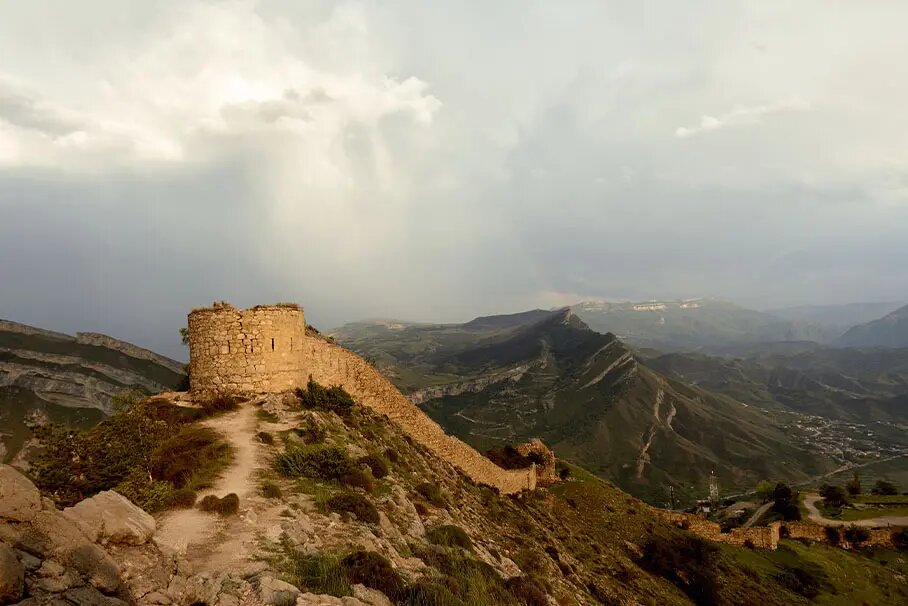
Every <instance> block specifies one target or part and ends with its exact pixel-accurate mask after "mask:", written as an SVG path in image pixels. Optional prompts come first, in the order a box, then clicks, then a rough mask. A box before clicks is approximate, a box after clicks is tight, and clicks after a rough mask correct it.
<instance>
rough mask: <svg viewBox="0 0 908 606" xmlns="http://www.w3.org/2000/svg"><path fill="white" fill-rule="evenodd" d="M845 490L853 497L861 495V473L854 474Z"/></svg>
mask: <svg viewBox="0 0 908 606" xmlns="http://www.w3.org/2000/svg"><path fill="white" fill-rule="evenodd" d="M845 490H847V491H848V494H850V495H851V496H853V497H856V496H858V495H859V494H861V472H859V471H855V472H854V476H853V477H852V478H851V479H850V480H849V481H848V483H847V484H845Z"/></svg>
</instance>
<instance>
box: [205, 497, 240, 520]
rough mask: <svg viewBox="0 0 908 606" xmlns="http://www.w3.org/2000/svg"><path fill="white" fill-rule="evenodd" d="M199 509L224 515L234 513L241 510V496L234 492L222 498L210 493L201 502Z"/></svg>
mask: <svg viewBox="0 0 908 606" xmlns="http://www.w3.org/2000/svg"><path fill="white" fill-rule="evenodd" d="M199 509H201V510H202V511H208V512H211V513H217V514H220V515H222V516H228V515H233V514H235V513H237V512H238V511H239V510H240V498H239V497H238V496H237V495H236V493H233V492H231V493H230V494H228V495H226V496H225V497H224V498H222V499H219V498H217V497H216V496H214V495H208V496H207V497H205V498H204V499H202V501H201V502H200V503H199Z"/></svg>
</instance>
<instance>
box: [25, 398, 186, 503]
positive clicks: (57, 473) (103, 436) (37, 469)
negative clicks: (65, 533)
mask: <svg viewBox="0 0 908 606" xmlns="http://www.w3.org/2000/svg"><path fill="white" fill-rule="evenodd" d="M196 414H197V413H196V411H193V409H180V408H179V407H177V406H173V405H172V404H169V403H166V402H164V403H162V402H161V401H155V400H150V401H143V402H138V403H135V404H132V405H129V406H126V407H123V408H120V409H119V410H118V411H117V412H116V413H115V414H114V415H112V416H111V417H108V418H107V419H104V420H103V421H101V422H100V423H98V424H97V425H95V426H94V427H92V428H90V429H86V430H65V429H62V428H60V427H55V426H49V427H44V428H39V429H36V431H35V433H36V437H38V438H39V439H40V440H41V442H42V444H43V448H42V450H41V451H40V452H39V453H36V455H35V456H34V457H33V458H32V459H31V461H30V463H31V465H32V467H31V472H32V474H33V476H34V479H35V484H37V486H38V487H39V488H40V489H41V490H42V491H43V492H44V493H45V494H46V495H47V496H49V497H51V498H52V499H54V500H55V501H56V502H57V503H58V504H59V505H62V506H70V505H75V504H76V503H78V502H79V501H81V500H82V499H84V498H87V497H90V496H92V495H94V494H97V493H98V492H101V491H102V490H113V489H114V488H116V487H117V486H118V485H119V484H121V483H125V482H127V479H130V480H129V484H130V485H131V486H132V487H133V488H135V489H136V490H135V491H134V492H133V496H132V497H129V498H131V499H134V500H141V499H140V498H139V497H138V496H137V495H138V493H141V492H143V491H144V490H145V489H142V490H138V485H139V482H138V481H137V480H136V478H141V477H145V478H146V480H145V482H146V483H147V482H148V480H147V478H148V476H149V475H150V474H151V467H152V462H153V456H154V452H155V449H156V448H157V447H158V446H159V445H160V444H161V443H162V442H164V441H165V440H167V439H168V438H170V437H172V436H173V435H175V434H176V433H177V432H178V431H179V430H180V427H181V426H182V425H183V424H184V423H187V422H189V421H192V420H194V419H195V418H196V417H195V415H196ZM146 488H148V487H146ZM163 490H164V487H163V486H158V487H156V488H155V489H154V490H152V491H151V492H153V493H156V494H157V493H161V492H163ZM152 500H154V499H152Z"/></svg>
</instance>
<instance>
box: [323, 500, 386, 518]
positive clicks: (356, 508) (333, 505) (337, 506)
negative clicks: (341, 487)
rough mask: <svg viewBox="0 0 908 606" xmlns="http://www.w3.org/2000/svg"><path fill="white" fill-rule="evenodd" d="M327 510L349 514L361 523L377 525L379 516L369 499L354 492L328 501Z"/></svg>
mask: <svg viewBox="0 0 908 606" xmlns="http://www.w3.org/2000/svg"><path fill="white" fill-rule="evenodd" d="M327 505H328V509H330V510H331V511H336V512H339V513H340V512H346V513H351V514H353V515H354V516H356V519H358V520H359V521H361V522H366V523H369V524H378V522H379V515H378V510H377V509H376V508H375V505H373V504H372V503H371V502H370V501H369V499H367V498H366V497H364V496H362V495H360V494H357V493H355V492H344V493H341V494H338V495H334V496H333V497H331V498H329V499H328V503H327Z"/></svg>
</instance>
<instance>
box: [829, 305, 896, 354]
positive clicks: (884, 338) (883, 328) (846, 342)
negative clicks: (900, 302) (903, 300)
mask: <svg viewBox="0 0 908 606" xmlns="http://www.w3.org/2000/svg"><path fill="white" fill-rule="evenodd" d="M836 344H837V345H841V346H846V347H908V305H906V306H905V307H900V308H899V309H896V310H895V311H893V312H892V313H889V314H887V315H886V316H883V317H882V318H880V319H878V320H873V321H871V322H867V323H866V324H860V325H858V326H854V327H852V328H851V329H849V330H848V331H847V332H846V333H845V334H844V335H842V336H841V337H840V338H839V339H838V340H837V341H836Z"/></svg>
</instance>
